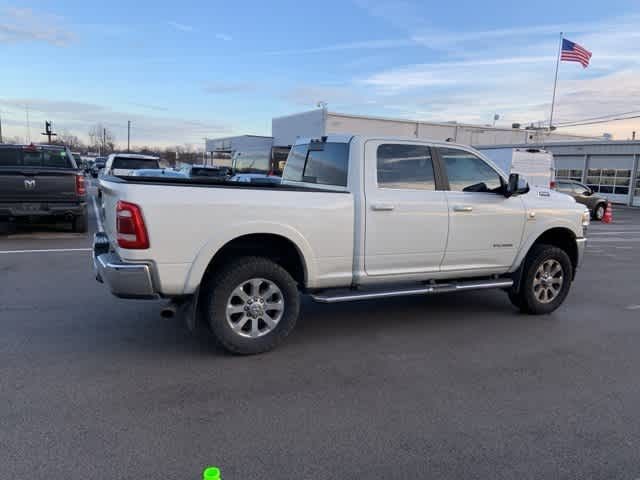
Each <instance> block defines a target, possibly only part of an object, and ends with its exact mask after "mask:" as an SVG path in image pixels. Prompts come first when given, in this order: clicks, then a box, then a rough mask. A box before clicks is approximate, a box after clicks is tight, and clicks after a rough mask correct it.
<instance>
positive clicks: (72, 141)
mask: <svg viewBox="0 0 640 480" xmlns="http://www.w3.org/2000/svg"><path fill="white" fill-rule="evenodd" d="M58 143H62V144H63V145H66V146H67V147H69V148H70V149H71V150H75V151H81V150H85V148H86V146H85V145H84V143H82V141H81V140H80V139H79V138H78V137H77V136H76V135H73V134H71V133H70V132H69V131H68V130H65V131H63V132H62V133H61V134H59V135H58Z"/></svg>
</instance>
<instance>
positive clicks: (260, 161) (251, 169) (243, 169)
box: [233, 153, 271, 173]
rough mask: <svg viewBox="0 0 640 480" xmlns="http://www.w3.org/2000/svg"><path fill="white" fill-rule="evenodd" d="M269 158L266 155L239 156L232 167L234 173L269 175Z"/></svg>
mask: <svg viewBox="0 0 640 480" xmlns="http://www.w3.org/2000/svg"><path fill="white" fill-rule="evenodd" d="M270 165H271V157H270V154H268V153H254V154H252V153H242V154H239V155H238V156H237V157H236V159H235V161H234V165H233V169H234V171H235V172H236V173H269V172H270Z"/></svg>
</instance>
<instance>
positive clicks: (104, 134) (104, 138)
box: [102, 128, 107, 151]
mask: <svg viewBox="0 0 640 480" xmlns="http://www.w3.org/2000/svg"><path fill="white" fill-rule="evenodd" d="M106 149H107V129H106V128H103V129H102V150H103V151H104V150H106Z"/></svg>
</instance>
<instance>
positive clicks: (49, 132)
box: [40, 120, 58, 145]
mask: <svg viewBox="0 0 640 480" xmlns="http://www.w3.org/2000/svg"><path fill="white" fill-rule="evenodd" d="M52 126H53V123H52V122H51V121H49V120H47V121H45V122H44V132H42V133H41V134H40V135H46V136H47V137H48V138H49V145H51V137H57V136H58V134H57V133H53V128H52Z"/></svg>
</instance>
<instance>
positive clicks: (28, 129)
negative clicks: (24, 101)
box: [24, 105, 31, 143]
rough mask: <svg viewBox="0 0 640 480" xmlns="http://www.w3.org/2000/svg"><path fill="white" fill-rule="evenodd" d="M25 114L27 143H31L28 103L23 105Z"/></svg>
mask: <svg viewBox="0 0 640 480" xmlns="http://www.w3.org/2000/svg"><path fill="white" fill-rule="evenodd" d="M24 109H25V112H26V114H27V143H31V124H30V123H29V105H25V106H24Z"/></svg>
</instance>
